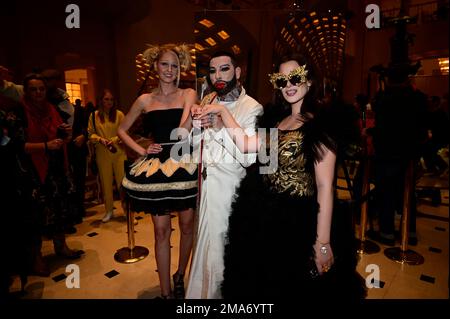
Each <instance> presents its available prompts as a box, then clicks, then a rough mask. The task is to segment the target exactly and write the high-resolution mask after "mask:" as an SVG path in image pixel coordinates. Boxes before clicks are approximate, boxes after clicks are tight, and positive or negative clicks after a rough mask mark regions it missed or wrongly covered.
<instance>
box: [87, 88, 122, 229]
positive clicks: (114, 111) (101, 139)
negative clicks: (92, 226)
mask: <svg viewBox="0 0 450 319" xmlns="http://www.w3.org/2000/svg"><path fill="white" fill-rule="evenodd" d="M123 118H124V114H123V113H122V111H120V110H119V109H118V108H117V105H116V102H115V99H114V96H113V94H112V92H111V91H110V90H108V89H105V90H103V92H102V95H101V96H100V98H99V103H98V110H97V111H95V112H93V113H91V115H90V116H89V121H88V136H89V140H90V141H91V142H92V143H93V144H94V147H95V156H96V159H95V160H96V161H97V166H98V172H99V176H100V181H101V186H102V192H103V199H104V204H105V215H104V216H103V218H102V221H103V222H104V223H106V222H108V221H110V220H111V218H112V217H113V216H114V189H113V177H114V179H115V182H116V187H117V190H118V191H119V192H120V190H121V187H122V179H123V176H124V162H125V160H126V155H125V149H124V147H123V145H122V142H121V140H120V138H119V136H118V135H117V130H118V128H119V125H120V123H121V121H122V120H123Z"/></svg>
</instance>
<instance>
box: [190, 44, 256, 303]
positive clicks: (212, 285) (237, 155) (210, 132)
mask: <svg viewBox="0 0 450 319" xmlns="http://www.w3.org/2000/svg"><path fill="white" fill-rule="evenodd" d="M240 78H241V68H240V67H239V66H238V65H237V63H236V58H235V57H234V55H233V54H232V53H230V52H224V51H221V52H217V53H215V54H214V55H213V56H212V58H211V60H210V62H209V77H208V78H207V81H208V83H209V85H210V88H211V89H212V90H213V92H212V93H210V94H209V95H208V96H207V97H206V98H208V97H209V101H208V102H206V103H216V104H221V105H225V106H226V107H227V108H228V110H229V111H230V112H231V114H232V115H233V117H234V118H235V120H236V121H237V122H238V123H239V125H240V126H241V127H242V128H244V129H245V131H246V133H247V134H249V135H253V134H255V124H256V119H257V116H258V115H260V114H262V112H263V107H262V105H261V104H260V103H258V102H257V101H256V100H255V99H253V98H252V97H250V96H248V95H247V94H246V92H245V89H244V88H243V87H242V85H241V84H240V82H239V79H240ZM206 98H205V99H206ZM202 104H205V103H202ZM201 108H202V106H199V105H194V106H193V107H192V109H191V114H192V117H193V118H194V119H195V118H196V115H197V114H199V113H200V112H201ZM201 126H202V128H203V132H202V135H201V136H202V143H201V147H202V149H201V162H200V167H201V181H200V186H201V187H199V196H200V198H199V207H198V213H199V215H198V228H197V234H196V242H195V244H194V253H193V258H192V264H191V271H190V276H189V284H188V289H187V292H186V298H188V299H218V298H222V295H221V291H220V287H221V284H222V281H223V270H224V264H223V256H224V247H225V240H226V238H225V235H226V233H227V230H228V217H229V215H230V211H231V203H232V201H233V195H234V193H235V190H236V187H237V186H239V183H240V181H241V179H242V178H243V177H244V176H245V174H246V167H248V166H250V165H251V164H252V163H254V162H255V160H256V153H254V154H243V153H241V152H240V151H239V149H238V148H237V147H236V145H235V144H234V142H233V140H232V139H231V138H230V136H229V134H228V133H227V132H226V129H225V128H224V127H223V124H222V121H221V119H220V117H217V116H211V117H209V118H207V119H206V120H202V122H201Z"/></svg>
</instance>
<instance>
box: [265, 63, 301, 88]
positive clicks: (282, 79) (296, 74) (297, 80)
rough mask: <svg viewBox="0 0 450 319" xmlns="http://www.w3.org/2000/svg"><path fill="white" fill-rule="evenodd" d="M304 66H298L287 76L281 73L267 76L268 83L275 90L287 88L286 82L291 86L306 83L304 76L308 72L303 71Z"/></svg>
mask: <svg viewBox="0 0 450 319" xmlns="http://www.w3.org/2000/svg"><path fill="white" fill-rule="evenodd" d="M305 67H306V64H305V65H303V66H299V67H298V68H296V69H294V70H292V71H291V72H289V75H284V74H283V73H272V74H269V78H270V83H272V85H273V87H274V88H275V89H280V90H281V89H283V88H285V87H286V86H287V83H288V81H289V82H291V84H293V85H298V84H301V83H306V75H307V74H308V70H305Z"/></svg>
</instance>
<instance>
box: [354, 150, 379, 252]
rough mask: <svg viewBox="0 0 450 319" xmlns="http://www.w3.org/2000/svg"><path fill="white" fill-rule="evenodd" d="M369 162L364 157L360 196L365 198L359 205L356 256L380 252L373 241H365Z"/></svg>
mask: <svg viewBox="0 0 450 319" xmlns="http://www.w3.org/2000/svg"><path fill="white" fill-rule="evenodd" d="M369 165H370V162H369V158H368V156H367V154H365V156H364V167H363V169H364V171H363V185H362V196H361V197H364V196H366V197H367V198H366V199H365V200H363V201H362V204H361V219H360V222H359V234H360V235H359V240H358V250H357V251H358V254H375V253H377V252H379V251H380V246H378V245H377V244H376V243H374V242H373V241H370V240H367V239H366V225H367V215H368V207H369V205H368V202H369V198H368V195H369V191H370V183H369V175H370V174H369V172H370V168H369Z"/></svg>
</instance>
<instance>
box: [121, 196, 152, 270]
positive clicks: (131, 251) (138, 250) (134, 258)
mask: <svg viewBox="0 0 450 319" xmlns="http://www.w3.org/2000/svg"><path fill="white" fill-rule="evenodd" d="M125 201H126V208H127V209H126V210H127V212H126V213H127V232H128V247H123V248H120V249H119V250H117V251H116V253H115V254H114V260H115V261H117V262H120V263H123V264H131V263H135V262H138V261H140V260H142V259H144V258H145V257H147V256H148V254H149V250H148V249H147V248H145V247H142V246H135V245H134V212H133V211H132V210H131V209H130V200H129V197H128V195H126V196H125Z"/></svg>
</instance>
